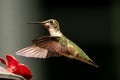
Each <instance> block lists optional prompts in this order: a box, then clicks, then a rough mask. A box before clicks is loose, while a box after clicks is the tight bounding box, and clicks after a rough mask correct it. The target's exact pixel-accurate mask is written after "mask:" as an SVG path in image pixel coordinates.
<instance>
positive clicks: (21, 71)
mask: <svg viewBox="0 0 120 80" xmlns="http://www.w3.org/2000/svg"><path fill="white" fill-rule="evenodd" d="M15 74H18V75H21V76H23V77H24V78H26V79H27V80H30V79H31V78H32V74H31V72H30V70H29V68H28V67H27V66H26V65H24V64H19V66H18V68H17V70H16V72H15Z"/></svg>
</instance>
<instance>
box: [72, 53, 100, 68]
mask: <svg viewBox="0 0 120 80" xmlns="http://www.w3.org/2000/svg"><path fill="white" fill-rule="evenodd" d="M74 59H76V60H79V61H82V62H84V63H87V64H89V65H92V66H94V67H96V68H98V67H99V66H98V65H97V64H96V63H94V62H93V61H92V60H91V59H86V58H83V57H81V56H79V55H77V56H75V57H74Z"/></svg>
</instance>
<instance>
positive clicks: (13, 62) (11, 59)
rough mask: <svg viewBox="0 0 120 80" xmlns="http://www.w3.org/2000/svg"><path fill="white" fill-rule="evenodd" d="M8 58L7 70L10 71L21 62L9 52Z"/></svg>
mask: <svg viewBox="0 0 120 80" xmlns="http://www.w3.org/2000/svg"><path fill="white" fill-rule="evenodd" d="M6 58H7V61H8V65H7V70H8V71H10V72H14V71H15V70H16V68H17V67H18V64H19V62H18V60H17V59H16V58H15V57H13V56H12V55H9V54H7V55H6Z"/></svg>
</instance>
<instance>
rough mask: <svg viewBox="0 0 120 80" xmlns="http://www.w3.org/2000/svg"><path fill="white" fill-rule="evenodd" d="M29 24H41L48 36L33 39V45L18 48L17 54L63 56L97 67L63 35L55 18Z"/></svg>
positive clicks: (26, 55)
mask: <svg viewBox="0 0 120 80" xmlns="http://www.w3.org/2000/svg"><path fill="white" fill-rule="evenodd" d="M31 24H42V25H43V26H44V27H45V28H46V29H47V30H48V31H49V34H50V36H43V37H39V38H35V39H33V40H32V44H33V45H31V46H29V47H25V48H23V49H20V50H18V51H17V52H16V54H17V55H20V56H25V57H34V58H48V57H58V56H65V57H68V58H71V59H76V60H79V61H81V62H84V63H87V64H89V65H92V66H94V67H98V65H97V64H95V63H94V62H93V61H92V60H91V59H90V58H89V57H88V55H87V54H86V53H85V52H84V51H83V50H82V49H81V48H80V47H79V46H78V45H76V44H75V43H74V42H72V41H71V40H69V39H68V38H67V37H65V36H64V35H63V33H62V32H61V30H60V25H59V22H58V21H57V20H55V19H48V20H45V21H42V22H31Z"/></svg>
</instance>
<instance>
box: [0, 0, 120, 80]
mask: <svg viewBox="0 0 120 80" xmlns="http://www.w3.org/2000/svg"><path fill="white" fill-rule="evenodd" d="M0 4H1V5H2V6H1V8H0V11H1V12H0V13H1V14H0V16H1V17H2V18H1V19H0V23H1V24H0V28H1V29H0V37H1V38H0V41H1V46H0V51H1V55H2V56H5V54H6V53H10V54H12V55H14V56H15V57H17V58H18V59H19V60H20V62H22V63H24V64H26V65H28V66H29V67H30V69H31V71H32V74H33V78H32V80H65V79H66V80H119V79H120V77H119V73H120V68H119V60H120V59H119V57H120V55H119V52H120V51H119V48H120V38H119V34H120V31H119V30H120V28H119V26H120V22H119V21H120V17H119V16H120V14H119V13H120V7H119V2H118V1H117V0H114V1H113V0H81V1H79V0H69V1H65V0H56V1H55V0H41V1H40V0H27V1H24V0H21V1H17V0H11V1H7V0H5V1H3V0H1V3H0ZM50 18H54V19H57V20H58V21H59V22H60V26H61V27H60V28H61V31H62V32H63V34H64V35H65V36H67V37H68V38H69V39H71V40H72V41H73V42H75V43H76V44H78V45H79V46H80V47H81V48H82V49H83V50H84V51H85V52H86V53H87V54H88V56H90V57H91V59H92V60H93V61H94V62H95V63H97V64H98V65H99V66H100V67H99V68H95V67H92V66H90V65H87V64H85V63H82V62H80V61H77V60H72V59H68V58H65V57H59V58H49V59H32V58H24V57H20V56H16V55H15V54H14V53H15V52H16V51H17V50H19V49H21V48H23V47H27V46H29V45H31V40H32V39H33V38H36V37H38V36H40V35H48V32H47V30H46V29H44V28H43V27H41V25H36V24H34V25H31V24H27V22H29V21H42V20H46V19H50Z"/></svg>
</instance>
